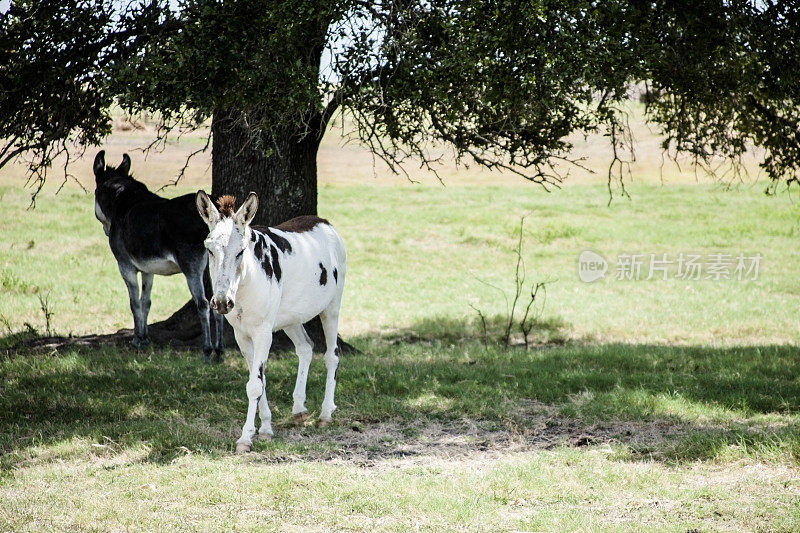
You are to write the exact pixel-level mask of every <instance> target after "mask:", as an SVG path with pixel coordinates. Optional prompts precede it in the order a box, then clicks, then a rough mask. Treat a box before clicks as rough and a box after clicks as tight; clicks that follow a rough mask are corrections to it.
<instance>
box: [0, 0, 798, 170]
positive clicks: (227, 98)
mask: <svg viewBox="0 0 800 533" xmlns="http://www.w3.org/2000/svg"><path fill="white" fill-rule="evenodd" d="M798 11H800V7H798V5H797V4H796V3H794V2H772V1H763V2H761V1H744V0H731V1H709V0H700V1H696V0H694V1H687V0H676V1H668V0H656V1H649V2H640V1H623V0H609V1H588V0H530V1H519V0H491V1H490V0H374V1H370V0H331V1H316V0H286V1H283V0H253V1H244V0H234V1H225V2H222V1H215V0H180V1H179V2H178V6H177V8H174V7H173V6H171V5H170V2H169V1H166V0H152V1H146V0H145V1H139V0H137V1H135V2H131V3H129V4H127V5H123V6H120V4H119V3H118V2H108V1H104V0H40V1H34V0H20V1H14V2H13V3H12V6H11V9H10V10H9V11H8V13H6V14H5V15H4V16H2V17H0V137H2V138H3V141H2V142H1V143H0V168H1V167H2V166H3V165H5V164H7V163H8V162H9V161H11V160H12V159H13V158H14V157H15V156H17V155H19V154H22V153H27V154H29V155H30V156H31V157H32V163H31V169H32V171H33V172H41V171H42V170H43V169H45V168H47V166H48V165H49V164H50V163H51V162H52V160H53V158H54V156H55V155H57V154H58V153H60V152H63V151H64V150H65V148H66V147H67V146H68V145H69V143H71V142H73V141H77V142H78V143H80V144H83V145H96V144H99V143H100V142H102V139H103V138H104V136H106V135H107V134H108V133H109V132H110V129H111V116H110V109H111V107H112V105H113V104H115V103H116V104H118V105H120V106H121V107H122V108H123V109H125V110H127V111H128V112H131V113H138V112H142V111H147V112H155V113H158V115H159V116H160V117H162V120H163V130H162V133H166V132H168V131H172V130H173V129H174V128H187V127H188V128H191V127H196V126H197V125H198V124H200V123H202V122H203V121H204V120H206V119H207V118H209V117H213V116H215V115H216V116H222V115H223V114H225V113H226V112H228V111H229V110H231V109H235V110H237V113H235V114H230V113H228V114H227V115H226V116H232V117H235V122H236V123H237V125H238V127H240V128H241V129H243V131H247V132H249V133H248V136H247V139H248V140H247V143H249V144H251V145H252V147H255V148H256V149H258V150H260V151H262V152H263V153H264V154H266V155H269V154H270V153H271V152H276V151H277V152H279V151H280V149H281V145H280V143H278V142H277V141H276V139H278V138H281V137H285V136H286V132H287V131H291V132H292V133H291V135H290V137H292V138H296V139H302V138H304V137H305V136H312V137H316V138H319V137H321V134H322V132H324V130H325V127H326V125H327V124H328V121H329V120H330V118H331V117H332V115H333V114H334V113H335V112H337V111H341V112H343V113H345V114H346V116H348V117H349V118H350V119H351V120H352V122H353V124H354V126H355V131H356V133H355V135H356V136H357V137H358V138H359V139H360V140H361V141H362V142H364V143H365V144H367V145H368V146H369V147H370V148H371V149H372V150H373V151H374V153H376V154H377V155H378V156H379V157H381V158H383V159H384V160H385V161H387V163H388V164H389V165H390V166H391V167H392V168H393V169H395V170H399V171H402V165H403V162H404V161H405V160H406V159H407V158H409V157H415V158H419V160H421V161H423V162H425V163H426V164H430V165H434V164H435V160H436V155H435V152H432V151H431V150H430V146H431V145H432V144H436V143H439V144H441V145H443V146H447V147H450V148H452V149H453V150H454V151H455V153H456V155H457V157H458V158H459V159H460V160H463V161H466V162H474V163H478V164H481V165H484V166H486V167H489V168H502V169H506V170H508V171H511V172H516V173H518V174H520V175H522V176H524V177H526V178H528V179H531V180H533V181H536V182H538V183H541V184H543V185H545V186H547V185H551V184H557V183H558V182H559V181H560V180H561V178H562V177H563V168H565V166H564V165H563V163H567V165H566V168H568V167H569V164H570V163H572V164H578V165H580V164H581V163H580V161H570V157H571V155H570V152H571V148H572V145H571V142H570V137H571V136H573V135H574V134H576V133H577V134H589V133H593V132H601V133H606V134H607V135H608V136H609V140H610V142H609V146H610V152H609V153H610V154H611V155H610V166H609V168H608V177H609V179H612V177H613V175H612V171H614V169H615V164H618V163H619V162H620V160H621V155H620V154H621V151H622V150H625V149H626V148H627V147H628V144H629V142H630V139H629V137H628V136H627V135H626V131H627V130H626V114H625V111H624V109H623V104H624V102H625V101H626V100H627V99H629V98H630V93H631V89H632V88H634V87H645V88H646V95H647V98H646V111H645V113H646V118H647V120H649V121H651V122H652V123H654V124H656V125H657V126H658V127H659V128H660V129H661V130H662V132H663V133H664V136H665V137H664V144H663V147H664V149H665V151H667V152H668V153H670V154H689V155H690V156H692V157H693V158H694V160H695V161H696V162H697V163H698V164H708V163H709V162H710V161H711V160H712V158H713V157H724V158H728V159H730V160H731V161H734V162H735V161H737V160H738V158H740V157H741V155H742V154H743V153H745V152H746V151H747V150H750V149H752V148H754V147H760V148H763V150H764V159H763V163H762V166H763V168H764V170H765V171H766V173H767V174H768V175H769V176H770V177H771V178H772V179H773V180H775V181H776V182H778V181H781V180H784V181H791V180H795V175H796V172H797V169H798V166H799V165H800V105H799V104H800V83H798V82H799V81H800V78H799V77H800V55H798V54H797V52H796V51H797V50H798V49H800V24H798V23H797V21H798V14H800V13H798ZM323 57H325V59H324V60H323ZM287 128H288V129H287ZM314 153H315V152H314ZM617 168H618V167H617ZM314 171H315V167H314Z"/></svg>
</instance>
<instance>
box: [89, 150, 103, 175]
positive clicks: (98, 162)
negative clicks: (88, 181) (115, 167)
mask: <svg viewBox="0 0 800 533" xmlns="http://www.w3.org/2000/svg"><path fill="white" fill-rule="evenodd" d="M92 169H93V170H94V179H95V180H96V181H98V182H99V181H100V180H101V179H102V178H103V177H104V176H103V172H104V171H105V169H106V151H105V150H100V151H99V152H97V155H96V156H94V165H92Z"/></svg>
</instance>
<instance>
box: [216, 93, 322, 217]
mask: <svg viewBox="0 0 800 533" xmlns="http://www.w3.org/2000/svg"><path fill="white" fill-rule="evenodd" d="M312 118H313V117H312ZM253 120H258V117H257V116H256V117H254V116H253V115H252V114H248V113H244V112H242V111H239V110H232V109H223V110H219V111H217V112H216V113H214V117H213V119H212V122H211V133H212V135H213V144H212V163H211V176H212V180H211V194H212V195H222V194H230V195H232V196H235V197H236V200H237V203H238V202H242V201H243V200H244V199H245V198H246V197H247V194H248V193H249V192H250V191H254V192H255V193H256V194H258V199H259V209H258V213H257V214H256V218H255V219H254V220H253V224H261V225H265V226H275V225H277V224H280V223H281V222H284V221H286V220H289V219H290V218H294V217H296V216H300V215H316V214H317V150H318V148H319V142H320V140H321V138H322V131H321V128H320V127H316V128H315V127H314V125H315V124H316V123H318V122H319V121H318V120H309V121H308V122H306V123H304V124H302V125H296V126H290V127H278V128H275V129H274V130H273V131H272V133H271V134H270V135H269V137H268V138H267V139H264V140H263V141H259V140H258V139H255V138H254V136H253V134H252V133H251V131H250V127H249V126H248V122H252V121H253ZM267 150H269V151H270V152H271V153H266V151H267Z"/></svg>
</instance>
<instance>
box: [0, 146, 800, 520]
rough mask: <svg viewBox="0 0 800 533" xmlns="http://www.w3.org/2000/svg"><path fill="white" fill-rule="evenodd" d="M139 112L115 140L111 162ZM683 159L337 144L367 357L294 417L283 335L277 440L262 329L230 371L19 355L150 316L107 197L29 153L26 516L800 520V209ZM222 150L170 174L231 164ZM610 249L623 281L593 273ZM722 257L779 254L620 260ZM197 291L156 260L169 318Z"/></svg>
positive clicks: (12, 236) (18, 465) (104, 354)
mask: <svg viewBox="0 0 800 533" xmlns="http://www.w3.org/2000/svg"><path fill="white" fill-rule="evenodd" d="M641 134H642V136H645V137H646V135H647V134H646V132H644V131H642V133H641ZM138 135H139V134H138V133H136V132H120V133H118V134H116V135H115V136H113V137H112V138H111V139H110V140H109V145H108V151H109V160H111V161H113V160H114V159H113V157H119V156H120V155H121V153H122V150H126V151H129V150H130V147H131V146H132V145H133V144H134V143H135V142H136V141H137V138H138V137H137V136H138ZM644 141H645V144H646V143H648V142H650V143H652V139H650V138H649V137H648V138H645V139H644ZM193 142H196V139H195V140H193V139H186V140H184V142H183V143H182V144H180V145H174V146H173V145H171V146H170V147H168V149H167V150H166V151H165V152H164V153H163V154H157V155H154V156H152V157H151V159H149V160H148V161H147V162H145V161H143V160H142V159H141V157H137V155H136V154H135V153H132V157H133V159H134V162H133V168H134V173H135V174H136V175H137V176H138V177H140V178H142V179H145V181H148V182H149V183H151V184H153V185H160V184H163V183H165V182H166V181H167V179H165V176H167V175H169V174H170V172H174V170H171V169H174V168H175V164H176V161H177V162H179V160H180V157H181V155H182V154H185V153H188V151H190V149H189V148H190V147H191V146H192V143H193ZM187 147H189V148H187ZM592 149H593V150H594V149H595V148H592ZM92 155H93V154H89V159H91V156H92ZM656 160H657V158H656V157H655V156H652V154H650V153H649V152H648V151H647V150H644V153H640V154H639V162H638V163H637V164H638V165H640V166H638V167H635V168H634V170H635V174H634V178H635V179H634V181H633V182H631V183H630V184H629V186H628V189H629V191H630V193H631V196H632V199H631V200H619V199H617V200H614V201H613V202H612V203H611V205H610V206H608V205H607V203H608V192H607V190H606V188H605V184H603V183H598V178H597V177H595V178H592V177H590V176H582V177H581V176H578V177H577V178H576V180H575V181H574V183H573V184H572V185H569V186H567V187H565V188H564V189H563V190H560V191H557V192H554V193H550V194H547V193H545V192H543V191H542V190H541V189H538V188H536V187H535V186H532V185H528V184H524V183H519V182H517V181H514V180H513V179H510V178H501V179H499V180H498V181H492V179H491V178H490V177H488V176H487V175H485V174H482V173H480V172H478V171H477V170H475V169H471V170H469V171H463V172H459V171H457V170H455V169H454V168H446V169H445V171H444V172H443V174H444V175H445V178H446V179H445V183H446V187H442V186H441V185H439V184H438V182H437V181H435V180H432V179H431V178H430V176H422V177H421V183H420V184H411V183H409V182H407V181H403V180H401V179H398V178H391V177H386V176H384V174H383V170H381V169H380V168H379V167H376V168H375V170H373V168H372V166H371V163H370V159H369V157H368V155H366V154H365V153H364V152H363V151H362V150H360V149H358V148H357V147H353V146H347V147H344V148H340V147H338V145H337V144H336V143H335V142H334V140H331V139H327V140H326V144H325V145H324V146H323V151H322V153H321V155H320V174H321V182H322V185H321V187H320V213H321V214H322V215H323V216H325V217H327V218H329V219H330V220H332V221H333V222H334V223H335V225H336V226H337V228H338V229H339V231H340V233H341V234H342V236H343V238H344V240H345V243H346V244H347V246H348V262H349V265H348V280H347V283H348V286H347V288H346V291H345V302H344V307H343V311H342V334H343V336H344V337H345V338H347V340H348V341H350V342H351V343H352V344H354V345H355V346H356V347H357V348H359V350H360V352H361V353H359V354H356V355H351V356H348V357H346V358H343V359H342V363H341V365H340V371H339V387H338V389H337V404H338V406H339V409H338V410H337V411H336V412H335V413H334V421H335V424H334V426H333V427H330V428H326V429H318V428H315V427H311V426H307V427H303V428H294V427H293V426H292V424H291V412H290V410H291V390H292V388H293V385H294V375H295V370H296V358H294V356H292V355H285V354H277V355H275V356H274V357H273V358H271V360H270V362H269V364H268V370H267V374H268V376H269V377H268V392H269V394H270V402H271V406H272V407H273V416H274V421H273V424H274V427H275V429H276V438H275V439H274V440H272V441H269V442H265V441H257V442H256V444H255V447H254V452H253V453H251V454H249V455H247V456H244V457H241V456H235V455H234V454H233V453H232V452H233V449H234V441H235V439H236V438H237V437H238V433H239V430H240V427H241V424H242V422H243V417H244V412H245V394H244V381H245V370H244V366H245V365H244V362H243V360H241V357H239V356H238V354H237V353H236V350H235V349H231V350H229V352H228V357H227V359H226V361H225V362H224V363H223V364H222V365H215V366H205V365H202V364H201V362H200V360H201V357H200V353H199V350H195V351H190V352H184V351H178V350H174V349H171V348H165V347H152V348H148V349H146V350H144V351H140V352H137V351H134V350H132V349H129V348H126V347H120V346H116V345H107V346H102V347H99V348H98V347H66V348H57V349H50V350H47V349H45V350H43V349H37V350H32V349H23V350H13V351H12V350H9V347H10V346H11V345H12V344H14V343H15V342H16V341H18V340H19V339H21V338H26V337H29V336H31V335H34V334H45V333H46V332H47V330H48V329H49V330H50V332H51V333H57V334H62V335H67V334H73V335H83V334H88V333H97V332H114V331H116V330H117V329H119V328H129V327H130V326H131V317H130V313H129V311H128V305H127V296H126V292H125V289H124V285H123V283H122V281H121V279H120V277H119V274H118V273H117V271H116V264H115V262H114V260H113V258H112V256H111V253H110V251H109V250H108V246H107V244H106V242H105V237H104V235H103V233H102V229H101V227H100V224H99V223H98V222H97V221H96V220H94V215H93V199H92V197H91V194H88V195H87V194H85V193H84V192H83V191H81V190H80V188H78V187H77V186H74V185H72V184H70V185H67V186H66V187H65V188H64V189H63V190H62V191H61V192H60V193H59V194H58V196H55V194H54V192H55V187H54V186H53V187H48V188H46V189H45V191H44V192H43V193H42V194H41V195H40V197H39V198H38V200H37V208H36V209H35V210H32V211H31V210H27V206H28V198H29V191H28V190H26V189H24V188H22V186H21V185H20V179H19V177H18V175H17V174H14V172H18V169H17V170H13V169H12V170H11V171H4V172H6V174H5V175H4V176H2V178H1V179H0V197H2V200H3V206H4V212H3V215H2V216H0V330H2V335H3V337H2V338H0V383H2V387H1V388H0V452H1V453H2V456H1V457H0V531H6V530H9V531H26V530H28V531H39V530H59V531H60V530H89V531H94V530H98V531H108V530H132V531H152V530H189V531H194V530H198V531H207V530H230V529H245V530H257V531H261V530H264V529H267V530H331V529H345V530H381V531H383V530H388V531H405V530H409V529H422V530H442V529H444V530H465V531H486V530H530V531H542V530H544V531H551V530H575V531H587V530H598V531H600V530H602V531H605V530H636V531H640V530H659V531H660V530H673V531H687V530H699V531H708V530H715V531H718V530H729V531H742V530H750V531H757V530H763V531H792V530H797V529H798V528H800V472H799V471H798V470H799V469H798V467H799V466H800V414H799V409H800V377H799V376H800V358H798V346H797V332H798V331H799V330H800V313H798V311H800V309H798V303H799V302H798V293H799V292H800V289H798V284H797V282H796V277H795V276H794V270H793V266H794V265H796V264H798V253H800V252H799V251H798V247H797V245H796V240H797V238H798V235H799V234H800V205H798V203H797V202H796V198H794V197H793V196H791V195H787V194H784V195H781V196H778V197H773V198H770V197H765V196H764V195H763V193H762V190H763V188H764V187H763V186H764V184H763V183H761V184H747V183H745V184H740V185H738V186H735V187H733V188H732V189H731V188H726V187H721V186H720V185H718V184H715V183H711V182H708V181H701V182H700V183H695V182H694V181H693V180H694V178H693V175H692V176H688V177H687V176H685V175H670V176H669V179H667V183H666V184H663V185H662V184H661V181H660V179H659V177H658V176H655V175H654V170H653V169H655V168H656V167H657V164H655V163H654V161H656ZM178 167H179V165H178ZM199 167H200V169H199V170H196V169H195V170H193V172H194V174H190V175H189V176H188V177H187V181H186V182H185V183H183V184H182V185H181V186H180V187H179V188H177V189H175V188H173V189H168V190H167V191H165V194H168V195H177V194H180V193H183V192H187V191H191V190H196V188H197V187H198V186H206V187H207V183H206V182H205V181H204V180H207V177H204V176H203V175H202V173H201V171H202V170H203V168H204V166H203V164H202V162H200V163H199ZM193 168H195V167H193ZM86 171H88V163H85V168H84V170H82V171H80V172H76V175H77V179H78V181H81V182H83V183H85V184H89V183H90V180H91V176H90V175H89V174H88V172H86ZM373 173H377V174H378V177H377V178H375V177H372V174H373ZM600 181H602V180H600ZM53 185H55V183H54V184H53ZM523 216H524V217H525V224H524V231H523V235H522V237H523V239H522V242H523V258H524V261H525V267H526V276H527V282H526V287H527V286H528V285H529V284H530V283H533V282H546V283H547V284H546V300H544V301H542V299H541V294H540V297H539V299H538V300H537V306H536V319H537V320H536V323H535V325H534V329H533V333H532V335H531V338H532V341H533V347H532V348H531V349H529V350H525V349H524V348H523V347H522V346H520V345H519V340H520V336H519V335H516V336H513V337H512V339H513V340H514V341H515V342H514V343H513V344H514V345H513V346H511V347H505V346H503V345H502V344H500V343H498V342H497V339H498V337H499V336H500V335H501V333H502V327H503V320H504V317H505V316H507V304H506V298H507V297H510V296H511V295H512V293H513V287H514V269H515V247H516V245H517V242H518V238H519V233H518V232H519V227H520V219H521V218H522V217H523ZM584 250H592V251H594V252H596V253H599V254H600V255H601V256H603V257H604V258H605V259H606V260H607V261H608V263H609V270H608V272H607V274H606V276H605V278H603V279H601V280H599V281H596V282H593V283H585V282H582V281H580V279H579V277H578V256H579V255H580V253H581V252H582V251H584ZM718 253H722V254H729V255H730V256H731V261H733V262H734V263H735V260H734V259H733V258H735V257H736V256H738V255H740V254H741V255H743V256H745V257H753V256H755V255H756V254H760V256H761V260H760V263H759V271H758V274H757V275H750V276H745V277H746V278H750V277H754V278H755V279H742V280H739V279H737V277H736V275H734V272H733V270H734V264H733V263H731V265H730V272H729V273H730V274H731V276H730V277H732V278H733V279H727V280H717V281H715V280H713V279H701V280H697V281H691V280H684V279H680V278H678V277H676V274H678V272H677V268H678V267H677V263H676V262H674V263H672V264H670V266H669V270H668V279H666V280H664V279H661V276H660V275H658V276H655V277H654V279H650V280H646V279H644V278H646V277H647V272H648V270H647V267H648V266H649V265H648V264H645V265H644V266H643V270H642V272H643V275H642V276H641V277H640V279H638V280H618V279H616V277H617V271H616V268H615V267H618V266H619V264H620V263H621V261H620V259H619V258H620V256H621V254H641V255H643V256H644V257H645V258H646V260H649V257H650V254H655V255H656V257H661V256H662V254H667V257H668V258H670V259H671V260H675V259H676V258H677V257H679V256H680V254H684V255H688V254H697V255H699V256H700V257H701V261H702V262H703V266H704V268H705V269H706V270H704V273H703V276H702V277H705V275H706V274H707V273H709V272H710V271H709V270H708V268H709V264H710V263H711V259H710V257H711V256H710V255H709V254H718ZM751 274H752V273H751ZM187 297H188V291H187V289H186V287H185V282H184V280H183V279H182V278H180V277H173V278H157V279H156V283H155V288H154V291H153V308H152V311H151V320H157V319H159V318H164V317H166V316H168V315H169V314H170V313H171V312H172V311H173V310H174V309H176V308H177V307H178V306H179V305H181V304H182V303H183V302H184V301H185V300H186V299H187ZM475 309H479V310H480V311H481V312H482V313H483V314H484V315H485V316H486V317H487V334H486V335H487V336H488V341H489V342H488V343H484V341H485V340H486V339H485V338H484V331H483V326H482V324H481V321H480V320H479V319H478V314H477V312H476V311H475ZM45 311H47V314H49V319H48V318H46V316H45V315H46V313H45ZM34 332H35V333H34ZM322 369H323V365H322V363H321V361H319V360H318V359H315V361H314V362H313V364H312V373H311V376H310V378H309V385H308V391H309V406H310V407H313V408H318V405H319V402H320V401H321V398H322V385H323V371H322Z"/></svg>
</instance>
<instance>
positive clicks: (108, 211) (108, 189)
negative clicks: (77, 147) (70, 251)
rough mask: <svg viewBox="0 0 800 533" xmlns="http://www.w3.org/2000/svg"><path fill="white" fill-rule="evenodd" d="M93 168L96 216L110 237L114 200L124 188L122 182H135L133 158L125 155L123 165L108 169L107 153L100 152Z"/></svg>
mask: <svg viewBox="0 0 800 533" xmlns="http://www.w3.org/2000/svg"><path fill="white" fill-rule="evenodd" d="M92 168H93V170H94V180H95V183H96V184H97V187H96V188H95V190H94V216H95V217H97V220H99V221H100V222H101V223H102V224H103V231H105V232H106V235H108V233H109V231H110V229H111V217H112V216H113V214H114V200H115V199H116V197H117V195H118V194H119V191H120V190H121V188H122V187H123V184H122V183H120V181H133V178H131V177H130V171H131V158H130V157H128V154H123V155H122V163H120V165H119V166H118V167H116V168H114V167H112V166H108V167H107V166H106V151H105V150H100V151H99V152H97V155H96V156H95V158H94V165H93V166H92ZM115 178H116V179H115ZM119 178H123V180H120V179H119Z"/></svg>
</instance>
